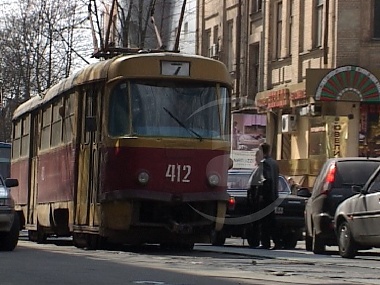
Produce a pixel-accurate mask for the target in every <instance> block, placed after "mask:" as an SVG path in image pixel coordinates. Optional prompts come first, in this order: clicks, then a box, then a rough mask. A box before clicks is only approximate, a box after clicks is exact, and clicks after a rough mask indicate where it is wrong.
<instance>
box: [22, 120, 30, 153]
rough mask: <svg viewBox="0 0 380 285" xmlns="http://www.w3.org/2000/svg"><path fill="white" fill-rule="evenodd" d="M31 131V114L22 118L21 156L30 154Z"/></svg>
mask: <svg viewBox="0 0 380 285" xmlns="http://www.w3.org/2000/svg"><path fill="white" fill-rule="evenodd" d="M29 132H30V120H29V116H27V117H25V118H23V119H22V129H21V156H27V155H28V154H29V144H30V142H29Z"/></svg>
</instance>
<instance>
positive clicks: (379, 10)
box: [373, 0, 380, 39]
mask: <svg viewBox="0 0 380 285" xmlns="http://www.w3.org/2000/svg"><path fill="white" fill-rule="evenodd" d="M374 6H375V7H374V9H373V10H374V15H373V37H374V38H376V39H380V0H374Z"/></svg>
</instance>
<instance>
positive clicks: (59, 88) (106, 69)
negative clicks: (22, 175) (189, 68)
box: [13, 52, 232, 119]
mask: <svg viewBox="0 0 380 285" xmlns="http://www.w3.org/2000/svg"><path fill="white" fill-rule="evenodd" d="M163 57H165V59H167V60H173V61H175V60H178V61H180V60H182V61H183V60H186V59H188V60H192V64H194V65H195V66H197V71H198V72H199V76H198V78H195V79H199V80H205V81H213V82H215V81H217V79H218V80H219V81H220V83H224V84H226V85H228V86H231V83H232V81H231V79H230V75H229V73H228V71H227V69H226V68H224V69H223V68H220V67H221V66H223V63H222V62H220V61H217V60H214V59H211V58H207V57H203V56H199V55H186V54H178V53H174V52H173V53H171V52H165V53H139V54H131V55H121V56H117V57H114V58H111V59H107V60H103V61H99V62H96V63H92V64H90V65H87V66H86V67H84V68H82V69H81V70H79V71H78V72H77V73H75V74H73V75H71V76H69V77H67V78H65V79H62V80H61V81H59V82H58V83H57V84H55V85H53V86H52V87H51V88H49V89H48V90H47V91H46V92H45V93H42V94H40V95H37V96H34V97H32V98H30V99H29V100H28V101H26V102H24V103H22V104H21V105H20V106H19V107H18V108H17V109H16V110H15V111H14V113H13V119H16V118H18V117H20V116H22V115H23V114H25V113H27V112H31V111H33V110H35V109H36V108H38V107H39V106H41V105H42V104H44V103H45V102H48V101H50V100H52V99H53V98H55V97H56V96H58V95H60V94H62V93H64V92H66V91H68V90H70V89H72V88H75V87H76V86H79V85H82V84H85V83H89V82H95V81H102V80H106V79H107V78H108V77H110V78H114V77H117V76H126V77H131V78H133V77H140V76H144V77H146V78H148V77H149V76H151V77H153V75H152V74H159V71H157V70H156V71H154V72H153V73H152V71H150V72H149V70H151V69H150V68H141V65H140V61H141V60H142V61H144V59H146V62H147V63H149V62H148V61H151V59H152V58H156V59H157V61H160V60H162V59H163ZM205 60H206V61H207V67H208V68H205V66H204V64H203V65H200V64H199V63H200V62H203V63H204V61H205ZM133 61H136V64H133ZM137 61H139V62H138V63H137ZM156 66H159V65H156ZM136 67H137V68H136ZM210 67H211V68H212V67H215V68H213V69H212V70H213V72H210V71H209V69H210ZM217 67H218V68H217ZM217 71H219V72H217Z"/></svg>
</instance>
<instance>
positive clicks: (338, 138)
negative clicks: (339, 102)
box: [326, 117, 348, 157]
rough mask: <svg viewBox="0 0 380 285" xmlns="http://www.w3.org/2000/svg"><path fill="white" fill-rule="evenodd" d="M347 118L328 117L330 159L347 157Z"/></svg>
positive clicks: (327, 133) (327, 134)
mask: <svg viewBox="0 0 380 285" xmlns="http://www.w3.org/2000/svg"><path fill="white" fill-rule="evenodd" d="M347 135H348V118H347V117H326V136H327V137H326V141H327V156H328V157H345V156H346V154H347Z"/></svg>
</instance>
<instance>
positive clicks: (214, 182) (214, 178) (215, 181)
mask: <svg viewBox="0 0 380 285" xmlns="http://www.w3.org/2000/svg"><path fill="white" fill-rule="evenodd" d="M219 181H220V178H219V175H217V174H211V175H209V177H208V183H209V184H210V186H213V187H215V186H218V185H219Z"/></svg>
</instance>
